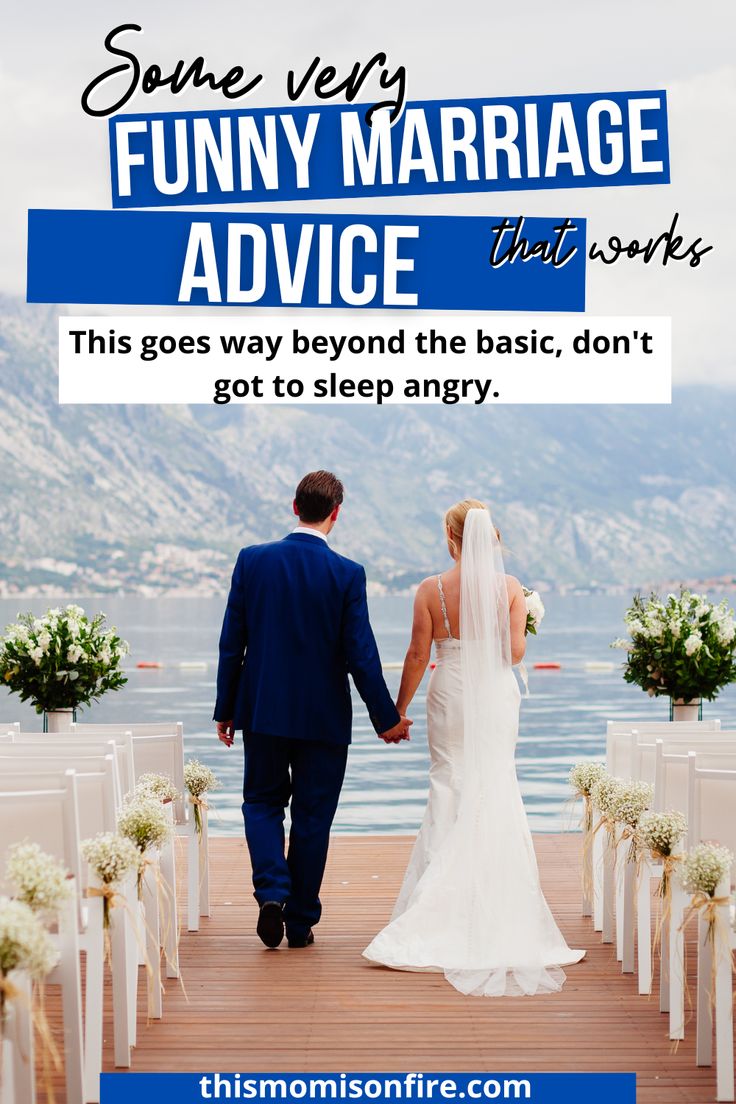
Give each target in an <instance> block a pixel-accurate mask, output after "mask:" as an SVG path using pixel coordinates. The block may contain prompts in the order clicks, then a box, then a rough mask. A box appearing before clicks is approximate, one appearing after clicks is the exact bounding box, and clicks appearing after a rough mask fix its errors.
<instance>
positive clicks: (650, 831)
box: [638, 809, 687, 858]
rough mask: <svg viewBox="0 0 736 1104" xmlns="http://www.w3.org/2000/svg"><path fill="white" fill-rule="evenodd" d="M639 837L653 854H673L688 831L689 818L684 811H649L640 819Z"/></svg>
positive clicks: (660, 855) (661, 855) (662, 855)
mask: <svg viewBox="0 0 736 1104" xmlns="http://www.w3.org/2000/svg"><path fill="white" fill-rule="evenodd" d="M638 831H639V839H640V840H641V843H642V845H643V846H644V847H648V848H649V850H650V851H651V852H652V854H654V855H657V856H659V857H662V858H664V857H665V856H667V855H671V854H672V853H673V852H674V849H675V848H676V847H677V846H678V844H679V843H680V840H681V839H682V837H683V836H684V835H685V833H686V832H687V820H686V819H685V817H684V815H683V814H682V813H679V812H676V811H675V810H672V809H671V810H669V811H668V812H666V813H653V812H648V813H644V815H643V816H642V817H641V818H640V820H639V829H638Z"/></svg>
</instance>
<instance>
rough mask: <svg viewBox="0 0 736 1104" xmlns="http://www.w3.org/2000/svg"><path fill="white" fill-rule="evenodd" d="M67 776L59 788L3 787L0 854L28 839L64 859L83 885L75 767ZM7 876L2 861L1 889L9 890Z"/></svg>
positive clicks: (65, 863) (1, 795) (0, 807)
mask: <svg viewBox="0 0 736 1104" xmlns="http://www.w3.org/2000/svg"><path fill="white" fill-rule="evenodd" d="M64 779H65V785H64V786H60V787H59V788H58V789H57V788H54V789H51V790H35V789H34V790H29V789H26V790H5V789H4V788H3V789H2V790H0V855H3V856H4V855H5V854H6V853H7V850H8V848H9V847H10V846H11V844H14V843H20V842H22V841H23V840H25V839H28V840H30V841H31V842H33V843H37V844H38V845H39V847H41V848H42V849H43V850H44V851H46V852H48V854H50V855H53V856H54V857H55V858H56V859H58V860H59V861H60V862H61V863H63V864H64V866H65V867H66V869H67V870H68V871H69V873H70V874H73V875H74V877H75V878H76V884H77V886H79V885H81V884H82V883H81V871H82V863H81V858H80V854H79V809H78V804H77V780H76V775H75V773H74V771H73V770H69V771H66V772H65V773H64ZM3 781H4V779H3ZM0 785H2V783H1V782H0ZM4 879H5V864H4V863H2V862H0V893H7V892H8V887H6V886H5V884H4Z"/></svg>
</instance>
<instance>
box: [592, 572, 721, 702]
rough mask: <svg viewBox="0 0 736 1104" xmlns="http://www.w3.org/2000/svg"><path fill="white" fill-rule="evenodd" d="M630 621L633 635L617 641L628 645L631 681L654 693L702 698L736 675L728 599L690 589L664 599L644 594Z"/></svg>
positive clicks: (637, 599) (687, 699)
mask: <svg viewBox="0 0 736 1104" xmlns="http://www.w3.org/2000/svg"><path fill="white" fill-rule="evenodd" d="M624 621H625V623H626V627H627V629H628V633H629V639H622V640H614V641H613V643H612V644H611V647H612V648H623V649H625V650H626V652H627V656H626V662H625V664H624V679H625V681H626V682H629V683H632V684H633V685H634V686H640V687H641V689H642V690H644V691H645V692H646V693H647V694H648V695H649V696H650V697H659V696H660V695H666V696H667V697H669V698H670V699H671V700H672V702H673V703H674V704H677V705H682V706H686V705H688V704H697V703H699V702H700V700H701V699H702V698H706V699H707V700H708V701H713V699H714V698H715V697H716V695H717V694H718V692H719V691H720V690H722V689H723V687H724V686H727V685H728V684H729V683H731V682H734V681H736V619H735V618H734V613H733V610H732V609H731V608H730V607H729V605H728V603H727V602H726V601H723V602H720V603H719V604H717V605H716V604H715V603H713V602H710V601H709V600H708V599H707V598H706V597H705V595H703V594H693V593H691V592H690V591H689V590H685V589H683V590H681V592H680V594H679V596H678V595H676V594H668V595H667V597H666V599H665V600H664V601H661V600H660V599H659V598H658V597H657V595H656V594H652V595H651V596H650V597H649V598H642V596H641V595H639V594H638V595H636V597H635V598H634V600H633V602H632V605H631V607H630V608H629V609H628V610H627V612H626V615H625V617H624Z"/></svg>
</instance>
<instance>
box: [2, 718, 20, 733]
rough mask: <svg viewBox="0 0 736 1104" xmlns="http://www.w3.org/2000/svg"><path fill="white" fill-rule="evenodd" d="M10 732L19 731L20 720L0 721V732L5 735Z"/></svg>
mask: <svg viewBox="0 0 736 1104" xmlns="http://www.w3.org/2000/svg"><path fill="white" fill-rule="evenodd" d="M10 732H20V721H0V734H2V735H3V736H6V735H7V734H8V733H10Z"/></svg>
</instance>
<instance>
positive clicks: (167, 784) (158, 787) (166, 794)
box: [135, 773, 181, 802]
mask: <svg viewBox="0 0 736 1104" xmlns="http://www.w3.org/2000/svg"><path fill="white" fill-rule="evenodd" d="M135 792H137V793H147V794H151V795H152V796H153V797H155V798H157V799H158V800H159V801H164V802H167V801H176V800H177V799H178V798H179V797H180V796H181V795H180V794H179V791H178V790H177V788H176V786H175V785H174V783H173V782H172V781H171V779H170V778H169V776H168V775H166V774H154V773H149V774H142V775H141V776H140V778H139V779H138V784H137V785H136V788H135Z"/></svg>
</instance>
